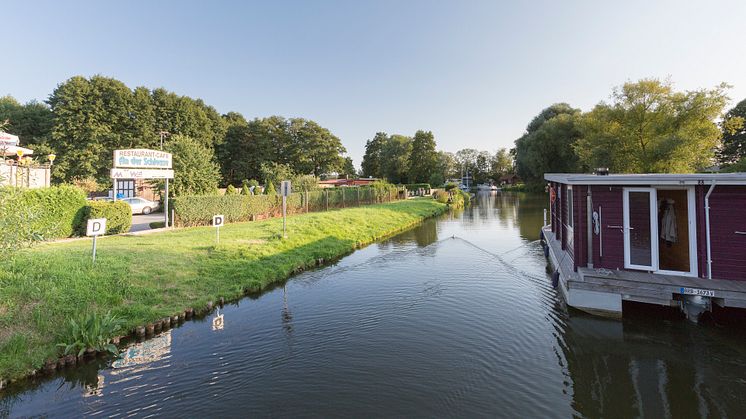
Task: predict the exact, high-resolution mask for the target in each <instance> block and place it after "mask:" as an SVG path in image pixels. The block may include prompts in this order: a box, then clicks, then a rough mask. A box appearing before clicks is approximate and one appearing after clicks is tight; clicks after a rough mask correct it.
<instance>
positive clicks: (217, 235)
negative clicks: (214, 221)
mask: <svg viewBox="0 0 746 419" xmlns="http://www.w3.org/2000/svg"><path fill="white" fill-rule="evenodd" d="M215 241H216V244H220V227H215Z"/></svg>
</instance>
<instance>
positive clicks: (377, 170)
mask: <svg viewBox="0 0 746 419" xmlns="http://www.w3.org/2000/svg"><path fill="white" fill-rule="evenodd" d="M388 140H389V136H388V134H386V133H385V132H378V133H376V135H375V136H374V137H373V139H371V140H368V141H367V142H366V143H365V155H364V156H363V162H362V164H361V166H362V169H363V176H365V177H375V178H382V177H383V176H384V174H383V147H384V145H385V144H386V142H388Z"/></svg>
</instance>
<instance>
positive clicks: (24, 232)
mask: <svg viewBox="0 0 746 419" xmlns="http://www.w3.org/2000/svg"><path fill="white" fill-rule="evenodd" d="M85 205H86V200H85V195H84V194H83V192H82V191H81V190H80V189H78V188H76V187H74V186H68V185H63V186H53V187H50V188H38V189H16V188H10V187H5V188H0V237H2V240H1V243H2V244H1V246H3V247H6V248H12V247H23V246H27V245H30V244H32V243H33V242H36V241H39V240H52V239H59V238H64V237H70V236H71V235H72V234H73V232H74V231H75V229H76V228H77V226H78V225H79V224H80V222H81V220H82V218H83V208H84V206H85Z"/></svg>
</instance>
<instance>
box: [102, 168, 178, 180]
mask: <svg viewBox="0 0 746 419" xmlns="http://www.w3.org/2000/svg"><path fill="white" fill-rule="evenodd" d="M111 178H112V179H173V178H174V171H173V170H170V169H117V168H114V169H111Z"/></svg>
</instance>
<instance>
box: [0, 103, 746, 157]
mask: <svg viewBox="0 0 746 419" xmlns="http://www.w3.org/2000/svg"><path fill="white" fill-rule="evenodd" d="M0 119H2V116H0ZM745 121H746V99H744V100H742V101H740V102H739V103H738V104H737V105H736V106H734V107H733V109H731V110H729V111H728V112H726V113H725V116H724V117H723V121H722V123H721V124H720V125H721V130H722V133H723V144H722V147H721V148H720V151H719V153H718V159H719V161H720V163H721V164H725V165H728V164H733V163H735V162H737V161H739V160H742V159H743V158H744V157H746V123H744V122H745Z"/></svg>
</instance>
